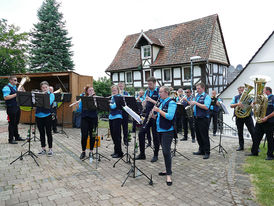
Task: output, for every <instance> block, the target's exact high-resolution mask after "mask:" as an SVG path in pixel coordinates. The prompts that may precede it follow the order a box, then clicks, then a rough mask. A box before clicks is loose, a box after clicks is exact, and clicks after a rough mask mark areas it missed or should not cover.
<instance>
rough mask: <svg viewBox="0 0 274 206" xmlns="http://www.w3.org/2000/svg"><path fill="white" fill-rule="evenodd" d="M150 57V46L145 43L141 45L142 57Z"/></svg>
mask: <svg viewBox="0 0 274 206" xmlns="http://www.w3.org/2000/svg"><path fill="white" fill-rule="evenodd" d="M148 58H151V46H150V45H146V46H142V59H148Z"/></svg>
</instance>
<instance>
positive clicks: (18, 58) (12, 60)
mask: <svg viewBox="0 0 274 206" xmlns="http://www.w3.org/2000/svg"><path fill="white" fill-rule="evenodd" d="M27 40H28V33H19V27H16V26H14V25H8V23H7V20H5V19H0V75H10V74H14V73H24V72H25V71H26V65H27V60H28V56H27V52H28V44H27Z"/></svg>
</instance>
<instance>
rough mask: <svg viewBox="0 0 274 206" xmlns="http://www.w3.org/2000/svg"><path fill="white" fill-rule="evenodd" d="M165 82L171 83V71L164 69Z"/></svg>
mask: <svg viewBox="0 0 274 206" xmlns="http://www.w3.org/2000/svg"><path fill="white" fill-rule="evenodd" d="M164 81H165V82H168V81H171V69H164Z"/></svg>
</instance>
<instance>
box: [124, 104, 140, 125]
mask: <svg viewBox="0 0 274 206" xmlns="http://www.w3.org/2000/svg"><path fill="white" fill-rule="evenodd" d="M123 109H124V110H125V111H126V112H127V113H128V114H129V115H130V116H131V117H132V118H133V119H134V120H136V121H137V122H138V124H141V123H142V119H141V117H140V116H139V115H138V114H137V113H136V112H134V111H133V110H132V109H131V108H129V107H128V106H124V107H123Z"/></svg>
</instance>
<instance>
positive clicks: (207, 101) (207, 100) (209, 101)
mask: <svg viewBox="0 0 274 206" xmlns="http://www.w3.org/2000/svg"><path fill="white" fill-rule="evenodd" d="M204 95H205V92H203V93H202V94H197V96H196V97H195V101H196V102H198V101H199V99H200V97H201V96H204ZM210 104H211V97H210V96H209V95H206V97H205V101H204V105H205V106H206V107H207V108H208V109H209V107H210ZM196 106H197V105H194V107H193V110H194V116H196Z"/></svg>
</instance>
